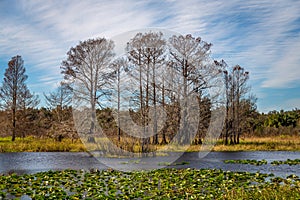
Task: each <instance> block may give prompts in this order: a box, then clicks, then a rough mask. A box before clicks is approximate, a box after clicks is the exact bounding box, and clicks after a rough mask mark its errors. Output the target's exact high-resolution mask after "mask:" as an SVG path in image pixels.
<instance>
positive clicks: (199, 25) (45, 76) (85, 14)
mask: <svg viewBox="0 0 300 200" xmlns="http://www.w3.org/2000/svg"><path fill="white" fill-rule="evenodd" d="M149 27H156V28H163V29H168V30H171V31H176V32H179V33H182V34H187V33H191V34H192V35H194V36H197V37H198V36H200V37H201V38H202V39H203V40H205V41H207V42H210V43H212V44H213V47H212V58H214V59H218V60H219V59H224V60H226V62H227V63H228V64H229V65H235V64H239V65H241V66H243V67H244V68H245V69H246V70H248V71H250V85H251V86H252V93H254V94H255V95H256V96H257V97H258V102H257V105H258V109H259V111H261V112H267V111H270V110H275V109H276V110H280V109H285V110H291V109H293V108H296V107H297V108H300V1H299V0H249V1H243V0H230V1H225V0H216V1H211V0H184V1H174V0H153V1H131V0H124V1H114V0H97V1H92V0H91V1H88V0H87V1H79V0H73V1H71V0H69V1H66V0H59V1H58V0H52V1H39V0H32V1H30V0H24V1H22V0H0V78H1V81H2V80H3V74H4V70H5V68H6V67H7V62H8V61H9V60H10V58H11V57H12V56H14V55H17V54H18V55H21V56H22V57H23V59H24V62H25V67H26V70H27V74H28V75H29V79H28V81H27V83H28V86H29V88H30V89H31V90H32V91H33V92H35V93H36V94H38V95H39V96H40V97H41V98H42V97H43V92H46V93H47V92H50V91H53V90H54V89H55V88H56V87H57V85H58V82H59V81H60V80H62V76H61V74H60V68H59V67H60V63H61V61H62V60H63V59H65V58H66V52H67V51H68V50H69V49H70V47H72V46H75V45H76V44H77V43H78V42H79V41H82V40H85V39H88V38H94V37H107V38H111V37H113V36H114V35H118V34H120V33H123V32H127V31H131V30H135V29H143V28H149Z"/></svg>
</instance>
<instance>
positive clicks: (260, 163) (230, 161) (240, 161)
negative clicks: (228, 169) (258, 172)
mask: <svg viewBox="0 0 300 200" xmlns="http://www.w3.org/2000/svg"><path fill="white" fill-rule="evenodd" d="M224 163H234V164H249V165H257V166H259V165H266V164H268V162H267V161H266V160H264V159H263V160H249V159H247V160H224Z"/></svg>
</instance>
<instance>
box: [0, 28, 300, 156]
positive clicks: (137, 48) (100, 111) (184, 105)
mask: <svg viewBox="0 0 300 200" xmlns="http://www.w3.org/2000/svg"><path fill="white" fill-rule="evenodd" d="M210 48H211V44H210V43H207V42H205V41H203V40H202V39H201V38H199V37H198V38H195V37H193V36H192V35H190V34H188V35H186V36H182V35H174V36H171V37H170V38H166V37H165V36H164V35H163V33H161V32H148V33H138V34H136V35H135V36H134V37H133V38H132V39H131V40H130V41H128V43H127V46H126V49H125V52H126V54H124V55H122V56H120V57H117V58H116V56H115V53H114V42H113V41H111V40H108V39H105V38H96V39H89V40H86V41H83V42H80V43H79V44H78V45H77V46H75V47H72V48H71V49H70V50H69V51H68V52H67V59H66V60H64V61H63V62H62V65H61V72H62V74H64V81H62V83H61V85H60V86H59V87H58V88H57V89H56V90H55V91H53V92H51V93H49V94H44V98H45V100H46V104H47V108H43V107H42V108H37V105H38V104H39V98H38V96H37V95H34V94H33V93H31V92H30V91H29V89H28V87H27V86H26V79H27V75H26V74H25V68H24V62H23V60H22V58H21V56H15V57H13V58H12V59H11V60H10V61H9V62H8V68H7V69H6V71H5V74H4V79H3V83H2V86H1V88H0V98H1V100H0V102H1V112H0V118H2V119H3V120H1V134H3V133H8V132H11V134H12V140H15V137H16V135H18V136H23V137H24V136H25V135H27V134H31V135H32V134H33V135H38V136H45V135H47V136H52V137H56V138H57V137H58V138H60V139H61V138H62V137H63V136H67V137H73V138H75V137H76V136H77V134H76V131H75V128H74V122H73V118H72V109H73V114H74V113H75V115H74V117H75V120H77V122H79V124H80V125H78V124H77V126H76V130H77V131H78V134H79V135H81V134H82V135H83V136H84V137H86V139H87V141H88V142H90V143H93V142H95V138H97V137H100V136H101V134H102V136H103V133H104V134H105V136H109V137H110V138H111V140H114V142H115V143H119V144H121V143H122V140H125V139H127V138H132V141H137V142H138V143H139V144H140V146H141V151H142V152H147V151H149V145H150V144H155V145H157V144H167V143H169V142H170V141H171V140H172V139H174V137H175V135H176V134H177V135H180V137H179V138H176V140H177V142H178V143H180V144H190V143H194V144H201V143H202V140H203V138H204V137H205V134H206V132H207V130H208V128H209V125H210V123H211V122H212V121H213V120H214V119H212V112H213V111H214V110H216V109H218V108H225V110H226V117H225V123H224V129H223V131H222V133H221V138H223V141H224V144H226V145H227V144H238V143H239V140H240V136H241V135H242V134H244V133H250V132H251V133H254V131H255V130H256V129H259V128H260V127H262V126H264V127H267V126H270V127H273V126H274V127H277V128H278V127H280V126H293V127H296V126H297V123H298V121H299V116H300V115H299V110H296V111H293V112H283V111H281V112H274V113H269V114H268V115H264V114H259V113H258V112H257V111H256V105H255V102H256V98H255V97H254V96H253V95H252V96H251V95H249V92H250V87H249V85H248V84H247V81H248V79H249V72H248V71H246V70H245V69H244V68H243V67H241V66H239V65H236V66H233V67H229V66H228V65H227V64H226V62H225V61H224V60H221V61H214V60H212V59H211V57H210ZM220 83H221V84H222V85H223V86H225V87H224V88H225V89H224V91H225V93H224V94H223V93H222V91H219V90H220ZM211 91H214V92H211ZM222 95H223V96H225V98H224V99H225V100H223V99H222ZM72 98H73V105H72V106H73V108H72V106H71V101H72ZM128 102H129V103H128ZM128 104H129V105H128ZM128 108H129V109H128ZM85 110H87V111H88V112H86V113H87V114H85V115H84V111H85ZM76 112H77V114H78V115H76ZM76 116H78V117H77V118H76ZM258 119H259V120H260V121H259V120H258ZM99 124H100V126H101V127H102V130H101V131H99V129H98V128H97V127H99ZM100 132H101V133H100Z"/></svg>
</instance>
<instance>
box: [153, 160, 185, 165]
mask: <svg viewBox="0 0 300 200" xmlns="http://www.w3.org/2000/svg"><path fill="white" fill-rule="evenodd" d="M188 164H190V162H187V161H182V162H174V163H170V162H160V163H158V165H159V166H177V165H188Z"/></svg>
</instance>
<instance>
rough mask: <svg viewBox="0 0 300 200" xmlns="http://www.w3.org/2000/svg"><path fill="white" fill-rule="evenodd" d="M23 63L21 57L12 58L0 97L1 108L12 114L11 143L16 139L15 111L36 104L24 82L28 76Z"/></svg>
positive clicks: (35, 99)
mask: <svg viewBox="0 0 300 200" xmlns="http://www.w3.org/2000/svg"><path fill="white" fill-rule="evenodd" d="M25 71H26V70H25V67H24V61H23V59H22V57H21V56H19V55H17V56H14V57H12V59H11V60H10V61H9V62H8V68H7V69H6V70H5V74H4V79H3V83H2V87H1V90H0V96H1V98H2V103H3V106H4V107H5V108H6V109H8V110H10V111H11V113H12V141H14V140H15V138H16V130H17V111H18V109H21V108H24V109H25V108H26V107H27V106H29V105H33V104H37V103H38V100H37V97H36V98H35V97H34V95H32V94H30V92H29V90H28V88H27V86H26V83H25V81H26V80H27V78H28V76H27V75H26V74H25Z"/></svg>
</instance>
